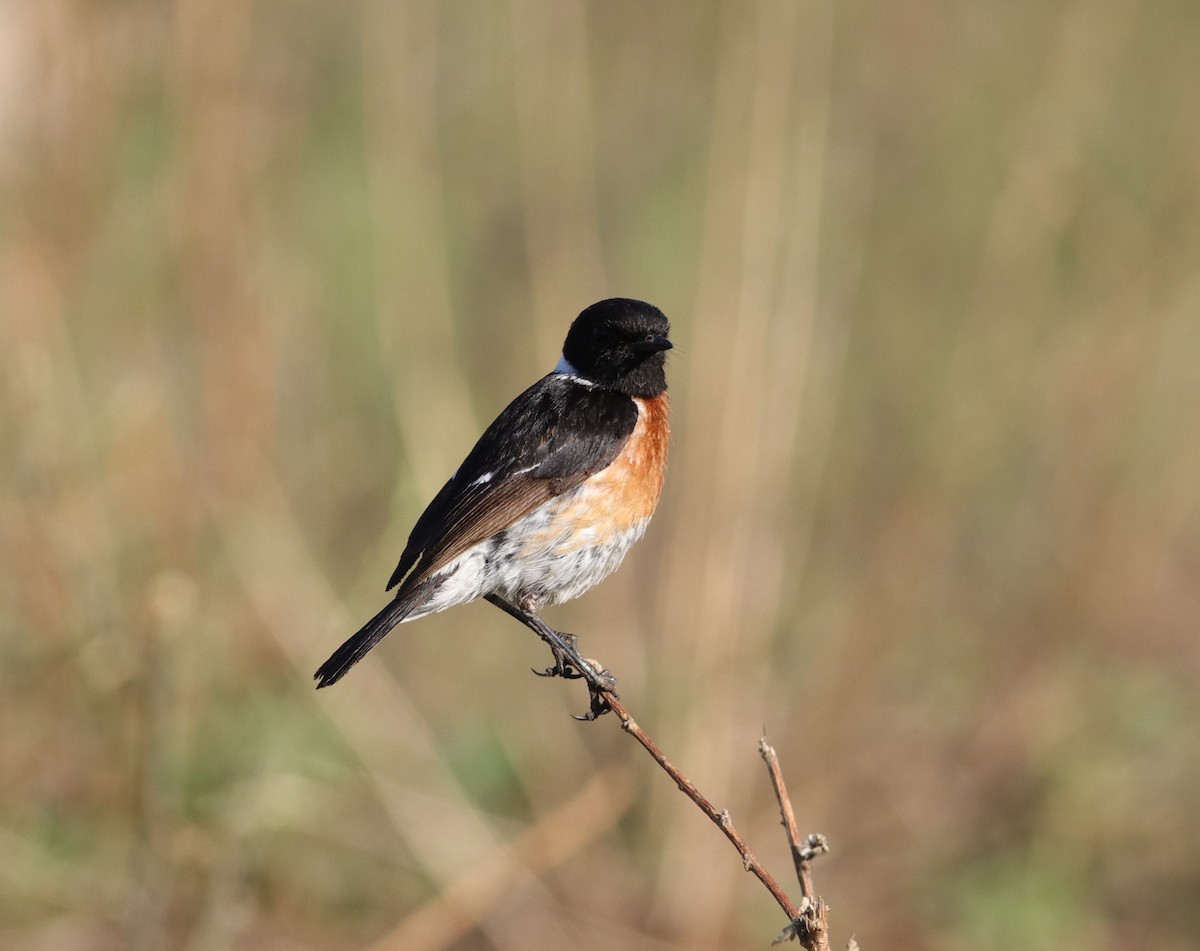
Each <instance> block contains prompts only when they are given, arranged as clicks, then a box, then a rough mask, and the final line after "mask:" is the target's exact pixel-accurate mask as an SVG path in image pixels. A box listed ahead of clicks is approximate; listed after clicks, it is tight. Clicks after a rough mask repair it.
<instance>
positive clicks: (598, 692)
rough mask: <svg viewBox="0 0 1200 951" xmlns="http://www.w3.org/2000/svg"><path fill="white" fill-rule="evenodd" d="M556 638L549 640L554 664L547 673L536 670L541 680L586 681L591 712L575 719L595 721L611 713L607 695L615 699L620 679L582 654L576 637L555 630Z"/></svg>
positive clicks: (547, 640)
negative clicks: (549, 678)
mask: <svg viewBox="0 0 1200 951" xmlns="http://www.w3.org/2000/svg"><path fill="white" fill-rule="evenodd" d="M553 633H554V634H555V635H557V636H556V637H555V638H553V639H551V638H546V642H547V644H549V646H550V652H551V653H552V654H553V655H554V665H553V666H551V667H547V668H546V669H545V670H534V673H535V674H537V675H538V676H539V677H563V678H566V679H567V680H586V681H587V685H588V697H589V705H588V712H587V713H585V714H580V715H575V719H576V720H595V719H596V718H597V717H599V716H603V715H604V714H605V713H608V711H609V709H610V707H609V705H608V701H607V700H606V699H605V698H604V694H606V693H611V694H613V696H616V687H617V678H616V677H614V676H613V674H612V672H611V671H609V670H608V669H607V668H606V667H603V666H602V665H601V664H600V662H599V661H596V660H592V659H591V658H588V657H584V656H583V655H582V654H580V653H579V646H578V645H579V640H578V638H576V637H575V635H574V634H568V633H566V632H564V631H553Z"/></svg>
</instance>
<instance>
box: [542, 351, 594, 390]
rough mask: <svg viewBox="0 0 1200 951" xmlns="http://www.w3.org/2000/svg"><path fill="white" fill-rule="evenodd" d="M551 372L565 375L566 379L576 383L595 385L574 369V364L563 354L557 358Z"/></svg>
mask: <svg viewBox="0 0 1200 951" xmlns="http://www.w3.org/2000/svg"><path fill="white" fill-rule="evenodd" d="M552 372H553V373H555V374H557V375H558V376H565V377H566V378H567V379H568V380H573V381H575V382H576V383H582V384H583V385H584V386H590V387H594V386H595V385H596V384H595V383H593V382H592V381H591V380H589V379H588V378H587V377H585V376H583V375H582V374H581V373H580V372H579V371H578V370H576V369H575V366H574V365H573V364H572V363H571V361H570V360H568V359H567V358H566V357H565V356H562V357H559V358H558V363H556V364H555V365H554V370H553V371H552Z"/></svg>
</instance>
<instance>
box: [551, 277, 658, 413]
mask: <svg viewBox="0 0 1200 951" xmlns="http://www.w3.org/2000/svg"><path fill="white" fill-rule="evenodd" d="M670 332H671V325H670V324H669V323H668V322H667V318H666V317H665V316H664V315H663V312H662V311H661V310H659V309H658V308H657V307H655V306H653V305H652V304H647V303H645V302H644V301H640V300H631V299H629V298H626V297H614V298H612V299H610V300H602V301H600V302H599V303H596V304H592V306H591V307H589V308H587V309H586V310H585V311H583V313H581V314H580V315H579V316H578V317H576V318H575V322H574V323H573V324H571V329H570V330H569V331H568V332H567V340H566V343H564V344H563V360H565V361H566V363H567V364H569V365H570V368H571V370H572V371H573V372H574V373H576V374H578V375H579V376H580V377H582V378H583V379H585V380H589V381H591V382H592V383H596V384H598V385H600V386H603V387H606V388H610V389H614V390H616V391H617V392H619V393H625V394H626V395H628V396H644V397H651V396H658V395H659V394H660V393H662V392H663V391H664V390H666V388H667V377H666V374H665V373H664V372H663V364H664V363H666V357H667V355H666V353H665V351H667V350H670V349H671V341H670V340H668V339H667V334H669V333H670Z"/></svg>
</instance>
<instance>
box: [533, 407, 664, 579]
mask: <svg viewBox="0 0 1200 951" xmlns="http://www.w3.org/2000/svg"><path fill="white" fill-rule="evenodd" d="M634 402H636V403H637V404H638V419H637V423H636V425H635V426H634V428H633V432H632V433H631V434H630V436H629V439H628V440H626V442H625V445H624V446H623V447H622V448H621V453H620V455H618V456H617V458H616V459H614V460H613V461H612V462H611V463H609V464H608V466H607V467H605V468H604V469H601V470H600V471H599V472H597V473H596V474H595V475H593V476H592V477H591V478H589V479H588V480H587V481H586V482H584V484H583V485H581V486H580V487H579V488H578V489H577V490H576V491H574V492H570V493H568V494H566V495H564V496H561V497H560V498H559V499H557V500H555V501H553V502H550V503H549V507H550V508H551V509H552V513H551V514H550V518H549V519H548V520H547V523H546V524H545V525H544V526H542V527H540V528H539V529H538V530H536V531H534V532H532V533H531V534H530V535H529V536H528V537H527V539H526V541H525V545H526V548H527V551H529V552H530V553H531V554H532V553H533V552H535V551H552V552H554V553H555V555H556V556H562V555H566V554H569V553H570V552H573V551H578V550H580V549H583V548H592V547H594V546H603V545H607V544H609V543H610V541H612V540H613V539H615V538H620V537H626V538H636V537H637V536H638V535H640V534H641V530H642V529H644V528H645V526H646V522H647V521H649V519H650V516H651V515H653V514H654V507H655V506H656V505H658V497H659V496H660V495H661V494H662V486H663V475H664V474H665V472H666V468H667V442H668V440H669V438H670V434H671V429H670V424H669V422H668V418H669V416H670V403H669V401H668V399H667V394H666V393H663V394H662V395H661V396H656V397H654V398H653V399H639V398H636V397H635V398H634ZM631 530H632V531H633V532H634V533H635V534H634V535H633V536H630V535H629V533H630V531H631Z"/></svg>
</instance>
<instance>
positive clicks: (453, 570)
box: [313, 297, 673, 719]
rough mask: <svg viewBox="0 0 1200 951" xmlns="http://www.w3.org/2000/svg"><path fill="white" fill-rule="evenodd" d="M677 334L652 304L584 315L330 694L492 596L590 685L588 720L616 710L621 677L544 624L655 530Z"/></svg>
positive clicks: (622, 304)
mask: <svg viewBox="0 0 1200 951" xmlns="http://www.w3.org/2000/svg"><path fill="white" fill-rule="evenodd" d="M669 334H670V323H669V322H668V320H667V318H666V316H665V315H664V314H663V312H662V311H661V310H659V309H658V308H657V307H655V306H653V305H652V304H648V303H646V302H645V301H640V300H633V299H631V298H621V297H617V298H610V299H608V300H602V301H599V302H597V303H595V304H592V305H591V306H589V307H587V308H585V309H584V310H583V311H582V312H580V314H579V315H578V316H577V317H576V318H575V320H574V321H573V322H572V323H571V326H570V328H569V330H568V331H567V336H566V340H565V342H564V343H563V348H562V356H561V358H560V359H559V361H558V364H557V365H556V366H555V367H554V369H553V370H552V371H551V372H550V373H548V374H547V375H546V376H544V377H542V378H541V379H540V380H538V381H537V382H536V383H534V384H533V385H532V386H530V387H529V388H528V389H527V390H525V391H524V392H523V393H521V395H519V396H518V397H517V398H516V399H514V400H513V401H512V402H511V403H510V404H509V405H508V406H507V407H506V408H505V409H504V410H503V411H502V412H501V413H500V415H499V416H497V417H496V419H495V420H494V421H493V422H492V424H491V425H490V426H488V427H487V429H486V430H485V431H484V433H483V435H482V436H480V438H479V441H478V442H476V443H475V446H474V448H473V449H472V450H471V451H470V452H469V453H468V454H467V456H466V458H465V459H464V460H463V462H462V464H461V465H460V466H459V467H458V469H457V471H455V473H454V474H453V475H452V476H451V477H450V479H449V480H448V481H447V482H446V484H445V485H444V486H443V487H442V489H441V491H439V492H438V493H437V495H436V496H435V497H434V498H433V501H432V502H430V503H429V505H428V506H427V507H426V509H425V511H424V513H423V514H422V515H421V517H420V518H418V519H417V521H416V524H415V526H414V527H413V529H412V532H411V534H410V535H409V537H408V543H407V545H406V546H405V548H404V551H403V553H402V554H401V555H400V560H399V562H398V563H397V565H396V569H395V571H393V572H392V575H391V578H390V579H389V580H388V584H387V590H388V591H393V590H394V594H393V596H392V600H391V601H390V602H388V604H387V605H386V606H385V607H384V608H383V609H382V610H380V611H379V613H378V614H376V615H375V616H374V617H373V618H371V620H369V621H368V622H367V623H366V624H364V625H363V626H362V628H361V629H360V630H358V631H357V632H356V633H355V634H353V635H352V636H351V637H350V638H349V639H347V640H346V642H345V643H344V644H342V645H341V646H340V647H339V648H338V649H337V650H336V651H334V653H333V654H332V656H330V658H329V659H328V660H327V661H325V663H323V664H322V665H321V666H320V667H319V668H318V669H317V671H316V673H315V674H314V675H313V676H314V679H315V680H316V682H317V687H318V688H322V687H328V686H330V685H332V684H335V683H337V682H338V681H339V680H341V679H342V677H344V676H345V675H346V673H347V672H348V671H349V670H350V668H351V667H353V666H354V665H355V664H357V663H358V662H359V661H360V660H362V658H363V657H364V656H365V655H366V653H367V652H368V651H370V650H371V648H373V647H374V646H375V645H376V644H378V643H379V641H380V640H382V639H383V638H384V637H385V636H386V635H387V634H388V633H390V632H391V631H392V630H393V629H394V628H395V627H397V626H398V625H399V624H402V623H406V622H408V621H415V620H416V619H418V618H421V617H425V616H426V615H429V614H434V613H436V612H438V611H444V610H446V609H447V608H451V607H455V606H457V605H460V604H466V603H468V602H470V601H474V600H476V599H479V598H483V599H485V600H486V601H488V602H489V603H491V604H493V605H495V606H496V607H498V608H500V609H501V610H503V611H505V612H506V613H507V614H509V615H511V616H512V617H514V618H516V619H517V620H519V621H521V623H523V624H525V625H526V626H527V627H529V628H531V629H532V630H533V631H535V632H536V633H537V634H538V635H539V636H540V637H541V638H542V639H543V640H544V641H546V642H547V644H548V645H549V646H550V650H551V653H552V654H553V657H554V664H553V666H551V667H548V668H546V669H545V670H544V671H541V672H540V673H542V674H543V675H545V676H562V677H568V678H579V677H584V678H586V679H587V681H588V684H589V691H590V692H591V696H592V709H591V712H590V715H587V716H584V717H582V719H594V718H595V716H596V715H598V714H599V713H603V712H604V711H605V705H604V702H603V700H602V698H601V697H600V694H601V693H602V691H604V690H612V688H613V685H614V684H615V678H613V677H612V675H611V674H609V672H608V671H607V670H601V669H598V666H599V665H597V664H596V663H595V662H594V661H588V660H585V659H584V658H583V657H582V656H581V655H580V654H579V652H578V648H577V643H576V639H575V637H574V636H573V635H571V634H566V633H564V632H560V631H556V630H554V629H553V628H551V627H550V626H549V625H548V624H546V623H545V622H544V621H543V620H542V619H541V617H540V616H539V614H538V612H539V611H540V610H541V608H543V607H544V606H546V605H549V604H559V603H562V602H564V601H570V600H571V599H573V598H577V597H579V596H580V595H582V594H583V593H584V592H585V591H587V590H588V589H589V588H591V587H593V586H594V585H596V584H597V583H599V582H600V581H602V580H603V579H604V578H606V577H608V576H609V575H610V574H611V573H612V572H614V571H615V570H616V569H617V567H618V566H619V565H620V564H621V561H622V559H624V557H625V555H626V553H627V552H628V551H629V549H630V548H631V547H632V546H633V544H634V543H635V542H637V541H638V540H639V539H640V538H641V537H642V535H643V534H644V532H645V531H646V526H647V525H648V524H649V522H650V518H651V516H652V515H653V514H654V510H655V507H656V506H657V504H658V500H659V497H660V495H661V493H662V487H663V477H664V474H665V472H666V464H667V447H668V441H669V436H670V401H669V398H668V396H667V379H666V371H665V363H666V352H667V351H668V350H671V349H672V348H673V344H672V343H671V340H670V337H669ZM535 673H539V671H535Z"/></svg>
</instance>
